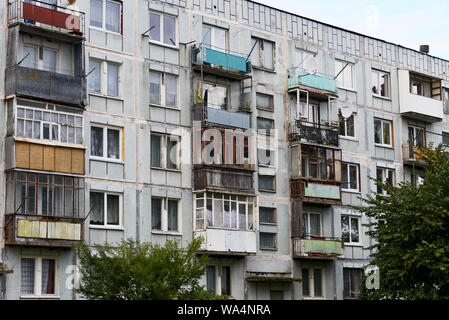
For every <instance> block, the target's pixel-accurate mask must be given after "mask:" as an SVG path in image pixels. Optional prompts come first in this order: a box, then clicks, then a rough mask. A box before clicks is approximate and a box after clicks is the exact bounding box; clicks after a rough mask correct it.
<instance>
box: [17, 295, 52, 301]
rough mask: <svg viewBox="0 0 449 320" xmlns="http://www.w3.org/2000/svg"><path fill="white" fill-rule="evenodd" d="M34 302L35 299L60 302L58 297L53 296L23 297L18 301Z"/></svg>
mask: <svg viewBox="0 0 449 320" xmlns="http://www.w3.org/2000/svg"><path fill="white" fill-rule="evenodd" d="M28 299H30V300H36V299H50V300H51V299H53V300H60V299H61V297H60V296H59V295H54V296H39V295H24V296H22V295H21V296H20V300H28Z"/></svg>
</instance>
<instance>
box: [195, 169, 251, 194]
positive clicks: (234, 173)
mask: <svg viewBox="0 0 449 320" xmlns="http://www.w3.org/2000/svg"><path fill="white" fill-rule="evenodd" d="M253 172H254V170H253V169H251V168H249V167H248V168H244V167H243V168H237V167H233V166H225V165H223V166H221V165H196V166H195V168H194V171H193V174H194V188H195V190H215V191H233V192H240V193H245V194H254V183H253Z"/></svg>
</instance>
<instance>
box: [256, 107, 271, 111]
mask: <svg viewBox="0 0 449 320" xmlns="http://www.w3.org/2000/svg"><path fill="white" fill-rule="evenodd" d="M256 109H257V110H260V111H267V112H274V108H272V109H265V108H260V107H256Z"/></svg>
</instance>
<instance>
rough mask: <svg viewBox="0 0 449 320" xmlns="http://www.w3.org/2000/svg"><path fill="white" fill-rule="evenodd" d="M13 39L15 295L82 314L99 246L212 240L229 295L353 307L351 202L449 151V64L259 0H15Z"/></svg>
mask: <svg viewBox="0 0 449 320" xmlns="http://www.w3.org/2000/svg"><path fill="white" fill-rule="evenodd" d="M0 43H1V44H2V45H0V57H1V59H0V67H1V70H2V72H1V73H0V74H1V77H0V80H1V81H0V95H1V97H0V98H1V99H0V100H1V102H0V112H1V117H0V118H1V119H2V121H3V122H2V125H1V126H0V135H1V137H2V138H1V139H0V145H1V148H0V154H1V159H2V161H1V166H0V168H1V170H0V174H1V183H0V195H1V197H0V199H1V200H0V212H1V214H0V217H1V223H2V228H1V231H0V236H1V237H0V238H1V240H0V244H1V245H0V250H1V255H0V297H1V298H4V299H29V298H33V299H36V298H38V299H78V298H79V297H78V295H77V294H76V293H75V292H74V290H73V286H72V285H71V281H72V280H73V278H74V277H73V272H74V270H75V268H74V267H73V266H76V264H77V260H76V254H75V250H74V247H75V246H76V244H77V243H79V242H80V241H86V242H87V243H89V244H90V245H96V244H102V243H104V242H105V241H107V242H109V243H118V242H120V241H121V240H122V239H126V238H130V237H131V238H134V239H136V240H138V241H151V242H155V243H161V244H163V243H164V242H165V241H166V240H179V241H182V243H184V244H186V243H188V242H190V241H191V240H192V238H193V237H196V236H202V237H203V238H204V244H203V247H202V248H201V250H200V251H199V252H198V254H208V255H209V257H210V259H209V265H208V267H207V270H206V274H205V276H204V278H203V279H202V284H204V286H205V287H206V288H207V289H208V290H210V291H212V292H214V293H216V294H226V295H229V296H231V297H233V298H235V299H293V300H298V299H338V300H341V299H354V298H356V297H357V292H358V285H359V281H360V274H361V272H362V268H363V267H364V266H366V265H367V264H368V263H369V256H370V252H369V250H366V248H367V247H369V246H370V245H371V244H372V240H371V239H369V238H368V237H367V236H366V235H365V231H366V228H365V227H364V226H363V224H366V223H368V222H369V219H368V218H367V217H365V216H362V215H361V214H360V212H358V211H356V210H354V209H352V207H351V206H359V205H362V203H361V201H360V199H359V198H360V197H361V196H363V195H365V194H368V193H370V192H378V193H383V192H384V191H383V190H378V189H377V188H376V186H375V185H374V183H373V182H372V181H371V180H370V179H369V177H374V178H379V179H382V180H387V181H390V182H391V183H394V184H398V183H399V182H401V181H411V182H413V183H416V184H419V182H420V179H422V178H423V175H424V172H423V168H422V164H421V163H420V161H419V157H417V156H416V155H415V154H414V153H413V152H412V151H413V145H423V144H428V143H429V142H435V143H436V144H438V143H441V142H443V143H448V141H449V139H448V138H449V135H447V134H446V133H445V132H448V133H449V125H448V120H449V119H448V118H447V117H448V116H447V113H449V76H448V74H449V63H448V61H446V60H443V59H439V58H436V57H432V56H430V55H428V54H426V53H423V52H418V51H415V50H412V49H408V48H404V47H401V46H398V45H395V44H391V43H388V42H385V41H382V40H378V39H374V38H370V37H367V36H364V35H361V34H357V33H354V32H350V31H347V30H343V29H340V28H338V27H334V26H330V25H326V24H323V23H321V22H317V21H314V20H310V19H307V18H303V17H300V16H297V15H295V14H294V13H289V12H284V11H280V10H277V9H274V8H271V7H267V6H264V5H262V4H258V3H256V2H252V1H246V0H214V1H207V0H185V1H183V0H167V1H156V0H154V1H153V0H129V1H128V0H126V1H116V0H78V1H66V0H45V1H33V0H26V1H25V0H3V1H0ZM409 141H413V145H412V146H410V144H409V143H408V142H409Z"/></svg>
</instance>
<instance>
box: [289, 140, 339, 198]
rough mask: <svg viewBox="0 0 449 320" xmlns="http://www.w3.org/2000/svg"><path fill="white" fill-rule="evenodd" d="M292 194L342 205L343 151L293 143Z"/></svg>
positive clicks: (294, 196) (297, 196) (293, 196)
mask: <svg viewBox="0 0 449 320" xmlns="http://www.w3.org/2000/svg"><path fill="white" fill-rule="evenodd" d="M291 170H292V171H291V180H290V192H291V197H292V198H296V199H301V200H302V201H304V202H310V203H320V204H341V150H339V149H336V148H331V147H328V148H324V147H319V146H315V145H308V144H296V145H293V146H291Z"/></svg>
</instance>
